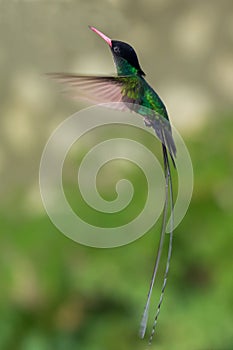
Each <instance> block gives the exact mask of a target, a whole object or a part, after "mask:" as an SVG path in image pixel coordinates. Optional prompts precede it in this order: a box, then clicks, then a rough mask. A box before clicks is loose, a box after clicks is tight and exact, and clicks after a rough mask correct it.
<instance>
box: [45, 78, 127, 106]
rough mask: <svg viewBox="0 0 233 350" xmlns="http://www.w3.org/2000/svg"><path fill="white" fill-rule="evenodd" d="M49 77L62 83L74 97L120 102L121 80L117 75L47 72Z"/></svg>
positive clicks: (99, 101) (94, 101) (93, 100)
mask: <svg viewBox="0 0 233 350" xmlns="http://www.w3.org/2000/svg"><path fill="white" fill-rule="evenodd" d="M47 76H49V77H50V78H52V79H53V80H55V81H57V82H58V83H61V84H63V85H64V86H65V87H66V88H65V90H64V92H66V93H68V94H69V95H70V96H71V97H72V98H74V99H79V100H80V99H82V100H88V101H89V102H92V103H108V102H122V89H123V80H122V79H120V78H119V77H101V76H100V77H94V76H81V75H71V74H64V73H49V74H47Z"/></svg>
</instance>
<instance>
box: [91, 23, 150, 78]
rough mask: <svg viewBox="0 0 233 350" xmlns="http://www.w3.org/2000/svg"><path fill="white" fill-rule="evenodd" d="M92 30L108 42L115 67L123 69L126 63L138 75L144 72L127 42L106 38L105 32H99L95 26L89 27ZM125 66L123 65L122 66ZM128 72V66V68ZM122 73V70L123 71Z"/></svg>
mask: <svg viewBox="0 0 233 350" xmlns="http://www.w3.org/2000/svg"><path fill="white" fill-rule="evenodd" d="M89 28H90V29H91V30H92V31H93V32H95V33H96V34H98V35H99V36H100V37H101V38H102V39H104V41H105V42H106V43H107V44H108V46H109V47H110V49H111V52H112V55H113V58H114V61H115V64H116V67H117V69H121V70H123V71H124V69H125V70H126V68H127V64H128V65H130V66H131V67H132V69H133V70H134V71H135V72H136V73H138V74H139V75H142V76H144V75H145V73H144V72H143V70H142V69H141V67H140V65H139V62H138V58H137V55H136V52H135V51H134V49H133V48H132V46H130V45H129V44H127V43H124V42H123V41H118V40H111V39H110V38H108V37H107V36H106V35H105V34H103V33H102V32H100V31H99V30H98V29H96V28H95V27H91V26H90V27H89ZM124 66H125V67H124ZM128 70H129V74H130V68H128ZM123 73H124V72H123Z"/></svg>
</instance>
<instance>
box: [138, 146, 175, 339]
mask: <svg viewBox="0 0 233 350" xmlns="http://www.w3.org/2000/svg"><path fill="white" fill-rule="evenodd" d="M162 149H163V161H164V172H165V203H164V209H163V220H162V228H161V234H160V241H159V247H158V250H157V254H156V259H155V264H154V268H153V273H152V278H151V282H150V287H149V292H148V295H147V301H146V305H145V308H144V312H143V316H142V320H141V324H140V331H139V336H140V337H141V338H144V336H145V332H146V328H147V322H148V315H149V307H150V300H151V295H152V290H153V287H154V283H155V278H156V275H157V272H158V266H159V262H160V259H161V254H162V249H163V244H164V238H165V233H166V223H167V214H168V201H169V196H170V207H171V227H170V239H169V247H168V255H167V262H166V268H165V273H164V279H163V286H162V290H161V294H160V299H159V303H158V306H157V310H156V313H155V318H154V323H153V326H152V331H151V334H150V337H149V345H150V344H151V343H152V339H153V336H154V333H155V329H156V325H157V321H158V317H159V314H160V309H161V305H162V302H163V298H164V292H165V288H166V285H167V279H168V272H169V267H170V260H171V254H172V243H173V226H174V225H173V223H174V217H173V206H174V204H173V188H172V178H171V171H170V165H169V160H168V152H167V148H166V146H165V144H164V143H163V144H162Z"/></svg>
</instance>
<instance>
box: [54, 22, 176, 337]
mask: <svg viewBox="0 0 233 350" xmlns="http://www.w3.org/2000/svg"><path fill="white" fill-rule="evenodd" d="M89 28H90V29H91V30H92V31H93V32H95V33H96V34H98V35H99V36H100V37H101V38H102V39H103V40H104V41H105V42H106V43H107V45H108V46H109V48H110V50H111V53H112V56H113V60H114V63H115V67H116V71H117V74H116V75H114V76H84V75H74V74H66V73H48V75H49V76H50V77H51V78H52V79H55V80H56V81H57V82H59V83H62V84H65V85H66V86H68V87H69V88H70V89H71V91H72V97H74V98H77V99H83V98H84V99H87V100H89V101H91V102H92V103H93V102H94V103H108V102H122V103H120V104H119V106H120V107H119V109H122V105H123V106H124V108H123V110H124V109H125V110H130V111H133V112H135V113H138V114H139V115H141V116H142V117H143V119H144V123H145V125H146V126H147V127H149V128H153V130H154V131H155V133H156V135H157V137H158V139H159V140H160V141H161V145H162V155H163V166H164V176H165V202H164V207H163V218H162V226H161V231H160V240H159V245H158V248H157V253H156V257H155V263H154V267H153V271H152V277H151V281H150V286H149V291H148V295H147V299H146V303H145V307H144V311H143V315H142V319H141V323H140V330H139V336H140V338H144V336H145V333H146V329H147V323H148V315H149V307H150V300H151V295H152V290H153V287H154V283H155V279H156V275H157V271H158V267H159V262H160V258H161V254H162V250H163V244H164V239H165V230H166V221H167V215H168V206H169V203H170V212H171V227H170V236H169V243H168V253H167V262H166V267H165V272H164V279H163V285H162V289H161V294H160V298H159V302H158V304H157V309H156V313H155V317H154V323H153V326H152V330H151V333H150V337H149V344H151V342H152V339H153V336H154V333H155V329H156V325H157V321H158V316H159V314H160V308H161V305H162V302H163V297H164V291H165V288H166V284H167V278H168V271H169V266H170V259H171V253H172V243H173V220H174V218H173V207H174V204H173V188H172V177H171V170H170V160H171V162H172V164H173V166H174V168H176V165H175V157H176V146H175V142H174V139H173V136H172V130H171V124H170V122H169V117H168V112H167V110H166V107H165V105H164V103H163V101H162V100H161V98H160V97H159V95H158V94H157V93H156V92H155V91H154V89H153V88H152V87H151V86H150V85H149V84H148V83H147V81H146V80H145V76H146V74H145V73H144V71H143V70H142V68H141V66H140V64H139V60H138V57H137V54H136V52H135V50H134V49H133V47H132V46H131V45H129V44H127V43H125V42H123V41H118V40H112V39H110V38H109V37H107V36H106V35H105V34H103V33H102V32H101V31H99V30H98V29H96V28H95V27H93V26H89ZM116 105H117V104H116ZM169 158H170V159H169Z"/></svg>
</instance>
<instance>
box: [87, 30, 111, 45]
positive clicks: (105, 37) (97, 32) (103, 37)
mask: <svg viewBox="0 0 233 350" xmlns="http://www.w3.org/2000/svg"><path fill="white" fill-rule="evenodd" d="M89 28H90V29H91V30H92V31H93V32H95V33H96V34H98V35H99V36H100V37H101V38H102V39H104V41H106V43H107V44H108V45H109V46H110V47H112V40H111V39H110V38H108V37H107V36H106V35H104V34H103V33H101V32H100V31H99V30H98V29H96V28H95V27H92V26H89Z"/></svg>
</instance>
